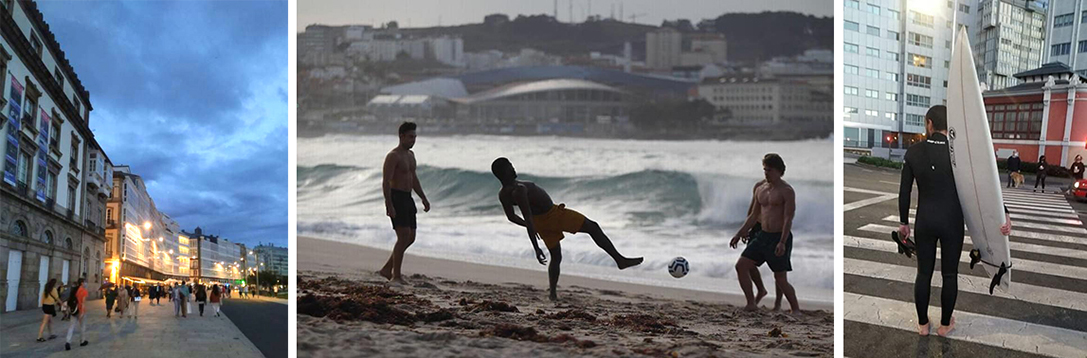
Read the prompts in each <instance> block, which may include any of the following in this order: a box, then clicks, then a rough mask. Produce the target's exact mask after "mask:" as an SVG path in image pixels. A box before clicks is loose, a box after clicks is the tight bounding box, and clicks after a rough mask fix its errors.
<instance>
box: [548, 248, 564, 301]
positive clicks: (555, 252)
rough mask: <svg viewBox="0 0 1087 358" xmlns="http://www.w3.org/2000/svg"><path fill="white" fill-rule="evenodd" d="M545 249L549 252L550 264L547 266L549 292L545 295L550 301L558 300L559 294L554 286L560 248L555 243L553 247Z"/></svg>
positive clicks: (560, 261) (557, 272)
mask: <svg viewBox="0 0 1087 358" xmlns="http://www.w3.org/2000/svg"><path fill="white" fill-rule="evenodd" d="M547 251H549V252H550V253H551V264H550V266H548V267H547V278H548V280H549V283H550V290H551V293H550V294H549V295H548V296H547V298H548V299H550V300H552V301H558V299H559V296H558V294H557V293H556V292H555V287H556V286H558V284H559V264H561V263H562V248H561V247H560V246H559V244H555V247H549V248H547Z"/></svg>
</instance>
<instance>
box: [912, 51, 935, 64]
mask: <svg viewBox="0 0 1087 358" xmlns="http://www.w3.org/2000/svg"><path fill="white" fill-rule="evenodd" d="M909 58H910V65H913V66H914V67H920V68H932V57H928V56H922V55H918V54H916V53H911V54H910V57H909Z"/></svg>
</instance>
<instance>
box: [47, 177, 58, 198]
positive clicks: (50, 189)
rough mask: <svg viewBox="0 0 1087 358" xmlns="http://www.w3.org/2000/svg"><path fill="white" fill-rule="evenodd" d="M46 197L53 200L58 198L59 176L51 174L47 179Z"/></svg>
mask: <svg viewBox="0 0 1087 358" xmlns="http://www.w3.org/2000/svg"><path fill="white" fill-rule="evenodd" d="M45 195H46V197H48V198H49V199H51V200H55V199H56V198H57V174H56V173H53V172H49V175H47V176H46V177H45Z"/></svg>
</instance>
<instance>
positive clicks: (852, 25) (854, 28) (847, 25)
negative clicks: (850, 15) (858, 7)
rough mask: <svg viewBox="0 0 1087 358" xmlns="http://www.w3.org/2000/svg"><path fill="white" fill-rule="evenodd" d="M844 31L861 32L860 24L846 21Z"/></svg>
mask: <svg viewBox="0 0 1087 358" xmlns="http://www.w3.org/2000/svg"><path fill="white" fill-rule="evenodd" d="M845 29H846V30H850V31H858V32H859V31H861V24H858V23H856V22H853V21H846V22H845Z"/></svg>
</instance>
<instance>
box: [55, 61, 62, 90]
mask: <svg viewBox="0 0 1087 358" xmlns="http://www.w3.org/2000/svg"><path fill="white" fill-rule="evenodd" d="M53 76H54V77H56V79H57V84H58V85H60V90H61V92H63V91H64V73H62V72H60V66H57V67H53Z"/></svg>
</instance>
